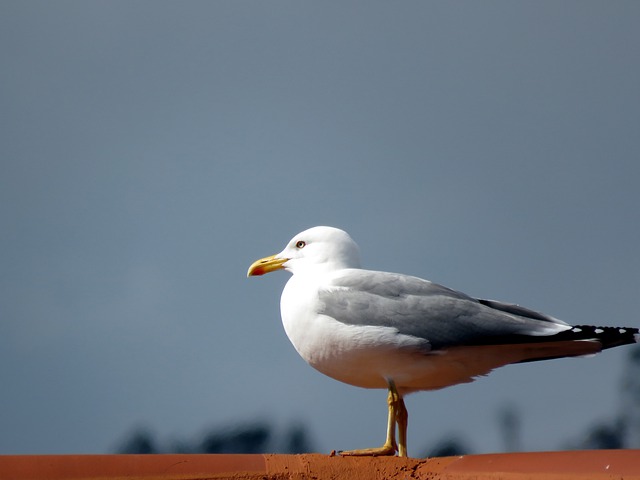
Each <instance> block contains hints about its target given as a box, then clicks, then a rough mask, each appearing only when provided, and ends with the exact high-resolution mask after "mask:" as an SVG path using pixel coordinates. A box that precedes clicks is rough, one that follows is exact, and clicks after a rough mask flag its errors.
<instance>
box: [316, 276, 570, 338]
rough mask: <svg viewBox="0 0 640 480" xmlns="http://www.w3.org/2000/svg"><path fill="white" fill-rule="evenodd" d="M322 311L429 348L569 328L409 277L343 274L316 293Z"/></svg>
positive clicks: (541, 334)
mask: <svg viewBox="0 0 640 480" xmlns="http://www.w3.org/2000/svg"><path fill="white" fill-rule="evenodd" d="M319 295H320V300H321V303H322V310H321V312H320V313H323V314H326V315H329V316H331V317H333V318H335V319H336V320H338V321H340V322H342V323H345V324H349V325H372V326H385V327H391V328H395V329H396V330H397V331H398V333H400V334H405V335H411V336H414V337H418V338H421V339H424V340H426V341H427V342H429V344H430V347H431V349H432V350H437V349H443V348H450V347H454V346H463V345H500V344H511V343H528V342H533V341H536V342H540V341H541V340H542V339H541V337H544V336H551V335H554V334H557V333H559V332H561V331H564V330H567V329H569V328H570V326H569V325H567V324H566V323H564V322H562V321H560V320H557V319H555V318H553V317H549V316H546V315H543V314H541V313H538V312H534V311H532V310H528V309H526V308H523V307H520V306H518V305H513V304H507V303H501V302H497V301H493V300H478V299H475V298H472V297H469V296H467V295H465V294H463V293H460V292H457V291H455V290H451V289H449V288H446V287H443V286H442V285H438V284H436V283H432V282H429V281H427V280H423V279H420V278H417V277H411V276H408V275H401V274H394V273H387V272H375V271H368V270H356V269H352V270H347V271H345V272H343V274H341V275H340V276H338V277H336V278H335V279H334V281H333V282H332V286H331V287H329V288H327V289H326V290H323V291H321V292H320V294H319Z"/></svg>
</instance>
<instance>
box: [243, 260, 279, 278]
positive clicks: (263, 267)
mask: <svg viewBox="0 0 640 480" xmlns="http://www.w3.org/2000/svg"><path fill="white" fill-rule="evenodd" d="M288 261H289V259H288V258H276V256H275V255H271V256H270V257H264V258H261V259H260V260H256V261H255V262H253V263H252V264H251V266H250V267H249V271H248V272H247V277H255V276H258V275H264V274H265V273H269V272H274V271H276V270H283V269H284V267H283V266H282V264H283V263H286V262H288Z"/></svg>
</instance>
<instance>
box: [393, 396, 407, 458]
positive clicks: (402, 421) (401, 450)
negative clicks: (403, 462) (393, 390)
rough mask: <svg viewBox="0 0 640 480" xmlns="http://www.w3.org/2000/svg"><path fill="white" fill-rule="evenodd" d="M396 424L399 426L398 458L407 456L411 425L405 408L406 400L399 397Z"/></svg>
mask: <svg viewBox="0 0 640 480" xmlns="http://www.w3.org/2000/svg"><path fill="white" fill-rule="evenodd" d="M396 423H397V424H398V456H399V457H406V456H407V425H408V424H409V412H407V407H405V406H404V400H403V399H402V397H401V396H400V395H398V405H397V407H396Z"/></svg>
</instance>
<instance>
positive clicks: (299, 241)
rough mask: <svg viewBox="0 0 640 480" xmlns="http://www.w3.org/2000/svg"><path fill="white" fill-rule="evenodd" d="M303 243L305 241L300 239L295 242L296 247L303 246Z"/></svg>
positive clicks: (304, 243)
mask: <svg viewBox="0 0 640 480" xmlns="http://www.w3.org/2000/svg"><path fill="white" fill-rule="evenodd" d="M305 245H306V242H304V241H302V240H298V241H297V242H296V248H304V246H305Z"/></svg>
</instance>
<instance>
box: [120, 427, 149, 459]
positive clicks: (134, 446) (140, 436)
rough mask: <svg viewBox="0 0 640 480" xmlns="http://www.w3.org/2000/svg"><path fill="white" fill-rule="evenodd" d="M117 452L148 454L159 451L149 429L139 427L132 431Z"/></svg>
mask: <svg viewBox="0 0 640 480" xmlns="http://www.w3.org/2000/svg"><path fill="white" fill-rule="evenodd" d="M117 453H135V454H146V453H159V452H158V449H157V447H156V444H155V441H154V440H153V436H152V435H151V433H150V432H149V430H147V429H145V428H138V429H136V430H134V431H133V433H131V435H130V436H129V438H127V439H125V441H124V442H122V445H121V446H120V447H119V448H118V449H117Z"/></svg>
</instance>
